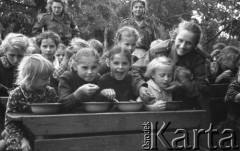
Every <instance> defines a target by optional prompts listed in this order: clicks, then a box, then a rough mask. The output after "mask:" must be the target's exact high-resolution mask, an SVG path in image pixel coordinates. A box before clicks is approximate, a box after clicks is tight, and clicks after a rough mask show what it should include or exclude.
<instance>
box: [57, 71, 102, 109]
mask: <svg viewBox="0 0 240 151" xmlns="http://www.w3.org/2000/svg"><path fill="white" fill-rule="evenodd" d="M99 77H100V76H97V77H96V78H95V80H94V81H92V82H87V81H84V80H83V79H81V78H80V77H79V76H78V74H77V72H75V71H66V72H64V74H63V75H62V76H61V77H60V80H59V85H58V93H59V98H60V99H59V102H60V103H63V104H64V109H63V110H64V111H73V110H75V109H76V108H77V107H78V106H79V104H80V103H81V102H87V101H90V100H92V99H93V98H94V96H91V97H89V96H87V95H85V94H82V95H81V98H75V96H74V94H73V93H74V92H75V91H76V90H77V89H78V88H79V87H81V86H82V85H84V84H87V83H92V84H97V81H98V79H99Z"/></svg>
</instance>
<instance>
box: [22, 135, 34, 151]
mask: <svg viewBox="0 0 240 151" xmlns="http://www.w3.org/2000/svg"><path fill="white" fill-rule="evenodd" d="M21 143H22V146H21V149H22V151H31V150H32V149H31V146H30V143H29V141H28V140H27V139H26V138H24V137H23V139H22V140H21Z"/></svg>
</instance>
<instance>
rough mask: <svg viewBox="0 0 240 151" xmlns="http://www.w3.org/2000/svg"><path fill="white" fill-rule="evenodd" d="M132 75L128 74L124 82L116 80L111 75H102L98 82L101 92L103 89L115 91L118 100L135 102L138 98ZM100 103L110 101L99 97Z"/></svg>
mask: <svg viewBox="0 0 240 151" xmlns="http://www.w3.org/2000/svg"><path fill="white" fill-rule="evenodd" d="M131 84H132V75H131V74H128V75H127V76H126V77H125V78H124V79H123V80H120V81H118V80H116V79H114V78H113V77H112V76H111V74H110V73H106V74H104V75H102V76H101V77H100V79H99V81H98V86H99V88H100V91H101V90H103V89H109V88H111V89H114V91H115V93H116V99H117V100H119V101H129V100H135V99H136V96H135V95H134V93H133V87H132V85H131ZM98 101H109V100H108V99H107V98H106V97H104V96H101V95H99V97H98Z"/></svg>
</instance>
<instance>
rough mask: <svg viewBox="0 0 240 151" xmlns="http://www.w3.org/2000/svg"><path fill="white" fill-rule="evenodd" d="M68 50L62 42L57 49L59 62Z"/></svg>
mask: <svg viewBox="0 0 240 151" xmlns="http://www.w3.org/2000/svg"><path fill="white" fill-rule="evenodd" d="M66 52H67V47H66V46H65V45H64V44H62V43H60V44H59V46H58V49H57V51H56V52H55V57H56V58H57V59H58V62H59V63H61V62H62V60H63V58H64V56H65V54H66Z"/></svg>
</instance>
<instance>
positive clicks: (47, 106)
mask: <svg viewBox="0 0 240 151" xmlns="http://www.w3.org/2000/svg"><path fill="white" fill-rule="evenodd" d="M29 106H30V107H31V109H32V112H33V113H34V114H56V113H59V112H60V109H61V106H62V104H61V103H31V104H29Z"/></svg>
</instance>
